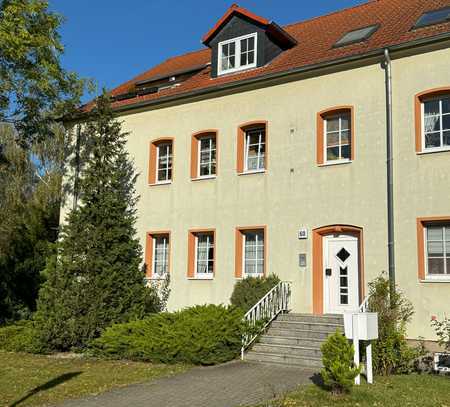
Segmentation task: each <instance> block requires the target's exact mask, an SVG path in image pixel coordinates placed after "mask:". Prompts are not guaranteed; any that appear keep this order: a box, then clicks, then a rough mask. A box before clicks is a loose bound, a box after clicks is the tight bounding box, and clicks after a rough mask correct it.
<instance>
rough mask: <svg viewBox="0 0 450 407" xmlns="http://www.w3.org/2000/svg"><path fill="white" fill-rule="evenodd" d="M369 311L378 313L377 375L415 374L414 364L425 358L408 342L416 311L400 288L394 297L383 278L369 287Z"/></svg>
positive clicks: (388, 283) (375, 356) (377, 279)
mask: <svg viewBox="0 0 450 407" xmlns="http://www.w3.org/2000/svg"><path fill="white" fill-rule="evenodd" d="M369 310H370V311H371V312H377V313H378V339H377V340H375V341H374V342H373V365H374V369H375V372H376V373H378V374H380V375H384V376H386V375H390V374H399V373H410V372H412V371H414V370H415V367H414V361H415V360H416V359H417V358H419V357H420V356H423V352H422V351H421V350H420V347H418V348H412V347H410V346H408V343H407V341H406V325H407V324H408V323H409V322H410V321H411V317H412V315H413V314H414V308H413V306H412V304H411V302H410V301H409V300H408V299H407V298H405V296H404V294H403V293H402V292H401V291H400V290H399V289H398V288H396V289H395V291H394V292H393V293H391V290H390V282H389V279H388V278H386V277H385V275H384V274H382V275H381V276H379V277H377V278H376V279H375V280H374V281H372V282H371V283H369Z"/></svg>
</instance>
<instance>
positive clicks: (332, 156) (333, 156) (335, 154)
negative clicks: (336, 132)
mask: <svg viewBox="0 0 450 407" xmlns="http://www.w3.org/2000/svg"><path fill="white" fill-rule="evenodd" d="M338 159H339V147H332V148H327V160H328V161H334V160H338Z"/></svg>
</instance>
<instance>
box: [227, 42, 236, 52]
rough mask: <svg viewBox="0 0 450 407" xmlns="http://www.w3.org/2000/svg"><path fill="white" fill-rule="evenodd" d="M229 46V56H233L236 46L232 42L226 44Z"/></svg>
mask: <svg viewBox="0 0 450 407" xmlns="http://www.w3.org/2000/svg"><path fill="white" fill-rule="evenodd" d="M228 46H229V55H234V54H235V53H236V44H235V43H234V42H232V43H230V44H228Z"/></svg>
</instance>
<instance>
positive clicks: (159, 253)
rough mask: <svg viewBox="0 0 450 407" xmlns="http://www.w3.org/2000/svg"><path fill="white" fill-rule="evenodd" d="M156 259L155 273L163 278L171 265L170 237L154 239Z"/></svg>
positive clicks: (154, 263)
mask: <svg viewBox="0 0 450 407" xmlns="http://www.w3.org/2000/svg"><path fill="white" fill-rule="evenodd" d="M154 245H155V247H154V250H155V253H154V255H155V258H154V261H153V271H154V273H155V274H157V275H159V276H162V275H164V274H165V273H167V272H168V265H169V237H168V236H157V237H155V238H154Z"/></svg>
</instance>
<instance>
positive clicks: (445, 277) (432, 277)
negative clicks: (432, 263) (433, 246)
mask: <svg viewBox="0 0 450 407" xmlns="http://www.w3.org/2000/svg"><path fill="white" fill-rule="evenodd" d="M429 227H441V228H443V229H444V231H443V235H442V236H443V241H442V244H443V257H444V274H430V273H429V272H428V228H429ZM448 227H449V225H448V224H446V223H439V224H434V225H433V224H430V225H424V228H423V234H424V236H423V241H424V245H423V246H424V251H425V253H424V256H425V280H428V281H436V280H437V281H439V280H440V281H449V282H450V270H447V247H446V228H448ZM448 256H449V257H450V253H448Z"/></svg>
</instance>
